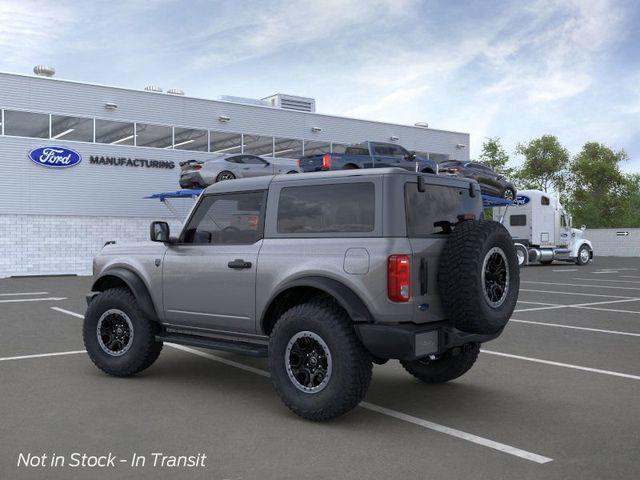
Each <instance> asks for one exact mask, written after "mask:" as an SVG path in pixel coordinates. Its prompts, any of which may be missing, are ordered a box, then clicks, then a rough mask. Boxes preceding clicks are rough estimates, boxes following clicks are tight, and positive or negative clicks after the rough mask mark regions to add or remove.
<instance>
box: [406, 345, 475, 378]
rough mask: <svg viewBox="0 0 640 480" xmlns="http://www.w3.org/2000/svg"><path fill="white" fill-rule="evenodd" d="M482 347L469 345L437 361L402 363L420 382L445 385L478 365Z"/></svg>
mask: <svg viewBox="0 0 640 480" xmlns="http://www.w3.org/2000/svg"><path fill="white" fill-rule="evenodd" d="M479 353H480V345H479V344H477V343H468V344H467V345H464V346H462V347H460V348H459V349H457V350H456V349H453V350H451V351H449V352H446V353H445V354H444V355H442V356H441V357H440V358H438V359H436V360H429V358H425V359H420V360H411V361H405V360H401V361H400V363H401V364H402V366H403V367H404V369H405V370H406V371H407V372H409V373H410V374H411V375H413V376H414V377H416V378H417V379H418V380H422V381H423V382H425V383H444V382H448V381H449V380H453V379H454V378H458V377H460V376H462V375H464V374H465V373H467V372H468V371H469V369H470V368H471V367H473V364H474V363H476V360H477V358H478V354H479Z"/></svg>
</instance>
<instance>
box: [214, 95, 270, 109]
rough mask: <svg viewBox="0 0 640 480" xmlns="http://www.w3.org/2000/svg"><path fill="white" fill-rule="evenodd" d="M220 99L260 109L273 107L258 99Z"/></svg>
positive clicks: (223, 97)
mask: <svg viewBox="0 0 640 480" xmlns="http://www.w3.org/2000/svg"><path fill="white" fill-rule="evenodd" d="M219 98H220V100H222V101H224V102H232V103H242V104H243V105H258V106H259V107H268V106H269V105H271V104H270V103H269V102H266V101H264V100H259V99H257V98H247V97H234V96H233V95H221V96H220V97H219Z"/></svg>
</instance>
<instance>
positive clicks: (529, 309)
mask: <svg viewBox="0 0 640 480" xmlns="http://www.w3.org/2000/svg"><path fill="white" fill-rule="evenodd" d="M637 301H640V298H625V299H622V300H606V301H603V302H591V303H575V304H572V305H554V306H549V307H535V308H519V309H516V310H514V311H513V312H514V313H516V312H535V311H538V310H555V309H556V308H587V309H588V308H593V307H592V305H607V304H609V303H625V302H637ZM593 309H594V310H604V311H607V312H618V311H621V312H629V310H615V309H609V308H593Z"/></svg>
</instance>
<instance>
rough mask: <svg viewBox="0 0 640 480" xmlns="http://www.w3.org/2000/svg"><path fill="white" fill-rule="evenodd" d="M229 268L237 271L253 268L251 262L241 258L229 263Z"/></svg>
mask: <svg viewBox="0 0 640 480" xmlns="http://www.w3.org/2000/svg"><path fill="white" fill-rule="evenodd" d="M227 266H228V267H229V268H234V269H236V270H242V269H244V268H251V262H245V261H244V260H242V259H241V258H236V259H235V260H233V261H231V262H229V263H227Z"/></svg>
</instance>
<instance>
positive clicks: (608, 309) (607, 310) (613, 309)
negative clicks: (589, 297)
mask: <svg viewBox="0 0 640 480" xmlns="http://www.w3.org/2000/svg"><path fill="white" fill-rule="evenodd" d="M575 308H584V309H585V310H600V311H601V312H615V313H633V314H638V313H640V311H638V310H619V309H615V308H598V307H586V306H581V305H576V306H575Z"/></svg>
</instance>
